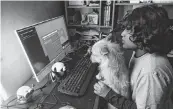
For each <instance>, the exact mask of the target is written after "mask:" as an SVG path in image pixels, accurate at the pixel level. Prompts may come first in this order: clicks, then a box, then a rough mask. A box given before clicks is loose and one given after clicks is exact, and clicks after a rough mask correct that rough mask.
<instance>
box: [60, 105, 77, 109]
mask: <svg viewBox="0 0 173 109" xmlns="http://www.w3.org/2000/svg"><path fill="white" fill-rule="evenodd" d="M59 109H77V108H75V107H74V106H71V105H66V106H62V107H60V108H59Z"/></svg>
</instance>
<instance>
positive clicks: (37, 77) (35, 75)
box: [14, 15, 69, 82]
mask: <svg viewBox="0 0 173 109" xmlns="http://www.w3.org/2000/svg"><path fill="white" fill-rule="evenodd" d="M58 18H63V21H64V25H65V29H66V32H67V37H68V40H66V41H65V42H64V43H63V44H62V46H63V45H64V44H65V43H68V42H69V35H68V31H67V25H66V22H65V18H64V15H61V16H58V17H55V18H51V19H48V20H45V21H41V22H38V23H35V24H33V25H29V26H26V27H23V28H20V29H17V30H14V32H15V35H16V37H17V39H18V42H19V44H20V46H21V48H22V51H23V53H24V55H25V57H26V59H27V62H28V64H29V67H30V68H31V71H32V73H33V77H34V78H35V79H36V81H37V82H41V81H42V80H43V79H44V78H45V77H46V76H47V75H48V74H49V73H50V72H51V71H50V72H47V73H46V75H45V74H44V75H42V72H43V71H44V70H46V68H47V67H48V66H49V65H52V64H53V63H55V62H57V61H61V60H59V59H57V58H58V57H59V56H60V55H66V53H65V51H64V49H63V51H62V52H61V53H60V54H59V55H57V56H56V57H55V58H54V59H53V60H52V61H50V62H49V63H48V64H47V65H46V66H44V68H42V69H41V70H40V71H39V72H38V73H36V72H35V70H34V68H33V66H32V63H31V61H30V59H29V57H28V55H27V53H26V50H25V48H24V45H23V44H22V42H21V39H20V38H19V35H18V31H21V30H25V29H28V28H31V27H35V26H37V25H40V24H43V23H46V22H49V21H52V20H56V19H58Z"/></svg>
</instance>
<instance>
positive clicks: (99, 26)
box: [68, 24, 100, 27]
mask: <svg viewBox="0 0 173 109" xmlns="http://www.w3.org/2000/svg"><path fill="white" fill-rule="evenodd" d="M68 26H75V27H100V26H99V25H81V24H79V25H72V24H71V25H70V24H69V25H68Z"/></svg>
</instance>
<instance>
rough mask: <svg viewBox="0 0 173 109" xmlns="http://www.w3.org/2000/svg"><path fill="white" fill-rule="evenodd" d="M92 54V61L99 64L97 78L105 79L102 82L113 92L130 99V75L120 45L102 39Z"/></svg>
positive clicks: (93, 48) (92, 50) (95, 45)
mask: <svg viewBox="0 0 173 109" xmlns="http://www.w3.org/2000/svg"><path fill="white" fill-rule="evenodd" d="M91 52H92V54H91V61H92V62H93V63H99V69H100V72H99V74H98V75H97V76H96V78H97V79H102V78H104V80H102V81H103V82H104V83H105V84H106V85H108V86H109V87H110V88H111V89H112V90H114V91H115V92H117V93H119V94H120V95H122V96H124V97H126V98H129V96H130V93H129V90H130V89H129V85H130V84H129V73H128V70H127V67H126V65H125V60H124V56H123V52H122V50H121V47H120V46H119V44H115V43H112V42H110V41H107V40H106V39H102V40H100V41H98V42H96V43H95V44H94V45H93V46H92V48H91ZM117 89H118V90H117Z"/></svg>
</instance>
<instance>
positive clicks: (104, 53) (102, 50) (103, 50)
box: [100, 46, 109, 55]
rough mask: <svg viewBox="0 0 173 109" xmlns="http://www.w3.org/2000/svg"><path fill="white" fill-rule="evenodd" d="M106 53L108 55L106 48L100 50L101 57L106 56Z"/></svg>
mask: <svg viewBox="0 0 173 109" xmlns="http://www.w3.org/2000/svg"><path fill="white" fill-rule="evenodd" d="M108 53H109V49H108V47H107V46H104V47H103V48H101V50H100V54H101V55H107V54H108Z"/></svg>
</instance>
